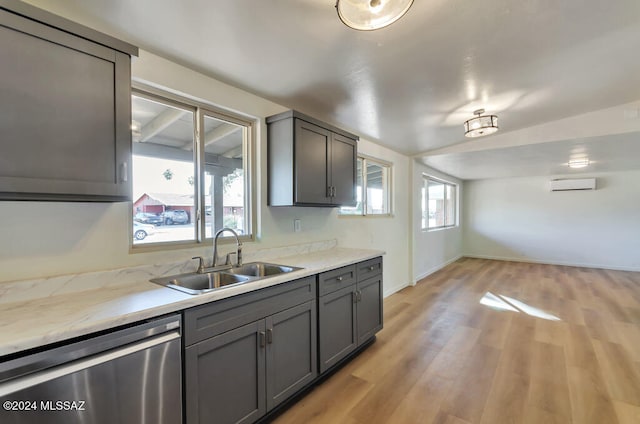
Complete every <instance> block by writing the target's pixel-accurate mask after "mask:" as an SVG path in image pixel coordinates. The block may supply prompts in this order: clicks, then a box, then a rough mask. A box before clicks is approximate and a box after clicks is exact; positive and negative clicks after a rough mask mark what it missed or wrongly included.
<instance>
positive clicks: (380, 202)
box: [367, 161, 389, 215]
mask: <svg viewBox="0 0 640 424" xmlns="http://www.w3.org/2000/svg"><path fill="white" fill-rule="evenodd" d="M388 181H389V177H388V167H387V166H383V165H380V164H377V163H375V162H373V161H367V214H369V215H371V214H387V213H389V196H388V193H389V187H388V185H389V183H388Z"/></svg>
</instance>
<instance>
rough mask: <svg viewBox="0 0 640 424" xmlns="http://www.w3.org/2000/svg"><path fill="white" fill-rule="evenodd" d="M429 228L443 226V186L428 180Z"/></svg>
mask: <svg viewBox="0 0 640 424" xmlns="http://www.w3.org/2000/svg"><path fill="white" fill-rule="evenodd" d="M428 190H429V205H428V206H429V228H434V227H442V226H443V225H444V184H443V183H440V182H436V181H433V180H429V183H428Z"/></svg>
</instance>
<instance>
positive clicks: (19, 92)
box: [0, 0, 138, 201]
mask: <svg viewBox="0 0 640 424" xmlns="http://www.w3.org/2000/svg"><path fill="white" fill-rule="evenodd" d="M137 51H138V50H137V48H135V47H134V46H131V45H128V44H126V43H123V42H121V41H119V40H116V39H113V38H111V37H108V36H106V35H104V34H100V33H98V32H97V31H93V30H90V29H89V28H86V27H83V26H81V25H77V24H75V23H73V22H70V21H67V20H65V19H62V18H59V17H58V16H56V15H53V14H50V13H48V12H45V11H43V10H41V9H38V8H35V7H33V6H31V5H28V4H26V3H23V2H19V1H13V0H2V2H0V57H2V60H0V92H1V93H2V96H0V140H2V143H0V199H10V200H14V199H15V200H31V199H33V200H100V201H105V200H109V201H111V200H129V199H130V197H131V178H130V176H131V163H130V162H131V131H130V125H131V91H130V90H131V89H130V87H131V71H130V56H131V55H137Z"/></svg>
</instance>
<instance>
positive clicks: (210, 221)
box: [131, 89, 252, 246]
mask: <svg viewBox="0 0 640 424" xmlns="http://www.w3.org/2000/svg"><path fill="white" fill-rule="evenodd" d="M131 101H132V118H133V122H132V125H131V129H132V138H133V192H134V202H133V211H132V213H133V245H134V246H135V245H141V244H145V245H149V244H163V243H201V242H205V241H206V240H207V239H211V238H212V237H213V235H214V234H215V232H216V231H218V230H219V229H221V228H223V227H228V228H232V229H234V230H235V231H236V232H237V233H238V234H239V235H241V236H244V237H245V238H250V237H251V223H252V218H251V211H252V208H251V198H252V197H251V191H250V188H251V184H250V172H249V171H250V169H251V168H250V160H249V159H250V154H249V153H250V151H249V148H250V143H249V140H250V131H251V125H252V124H251V123H250V122H248V121H245V120H243V119H242V118H240V117H235V116H233V115H229V114H227V113H226V112H219V111H214V110H211V109H210V108H208V107H207V106H206V105H201V104H198V103H196V102H191V101H190V100H189V99H183V98H178V97H177V96H175V97H174V96H172V95H170V94H168V93H155V92H154V93H150V92H147V91H143V90H140V89H134V91H133V95H132V99H131ZM198 128H201V130H200V131H197V129H198ZM229 235H230V234H228V233H225V234H223V236H229Z"/></svg>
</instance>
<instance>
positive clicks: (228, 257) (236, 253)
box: [224, 252, 238, 265]
mask: <svg viewBox="0 0 640 424" xmlns="http://www.w3.org/2000/svg"><path fill="white" fill-rule="evenodd" d="M231 255H236V256H237V255H238V252H229V253H227V258H226V260H225V261H224V264H225V265H233V262H231Z"/></svg>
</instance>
